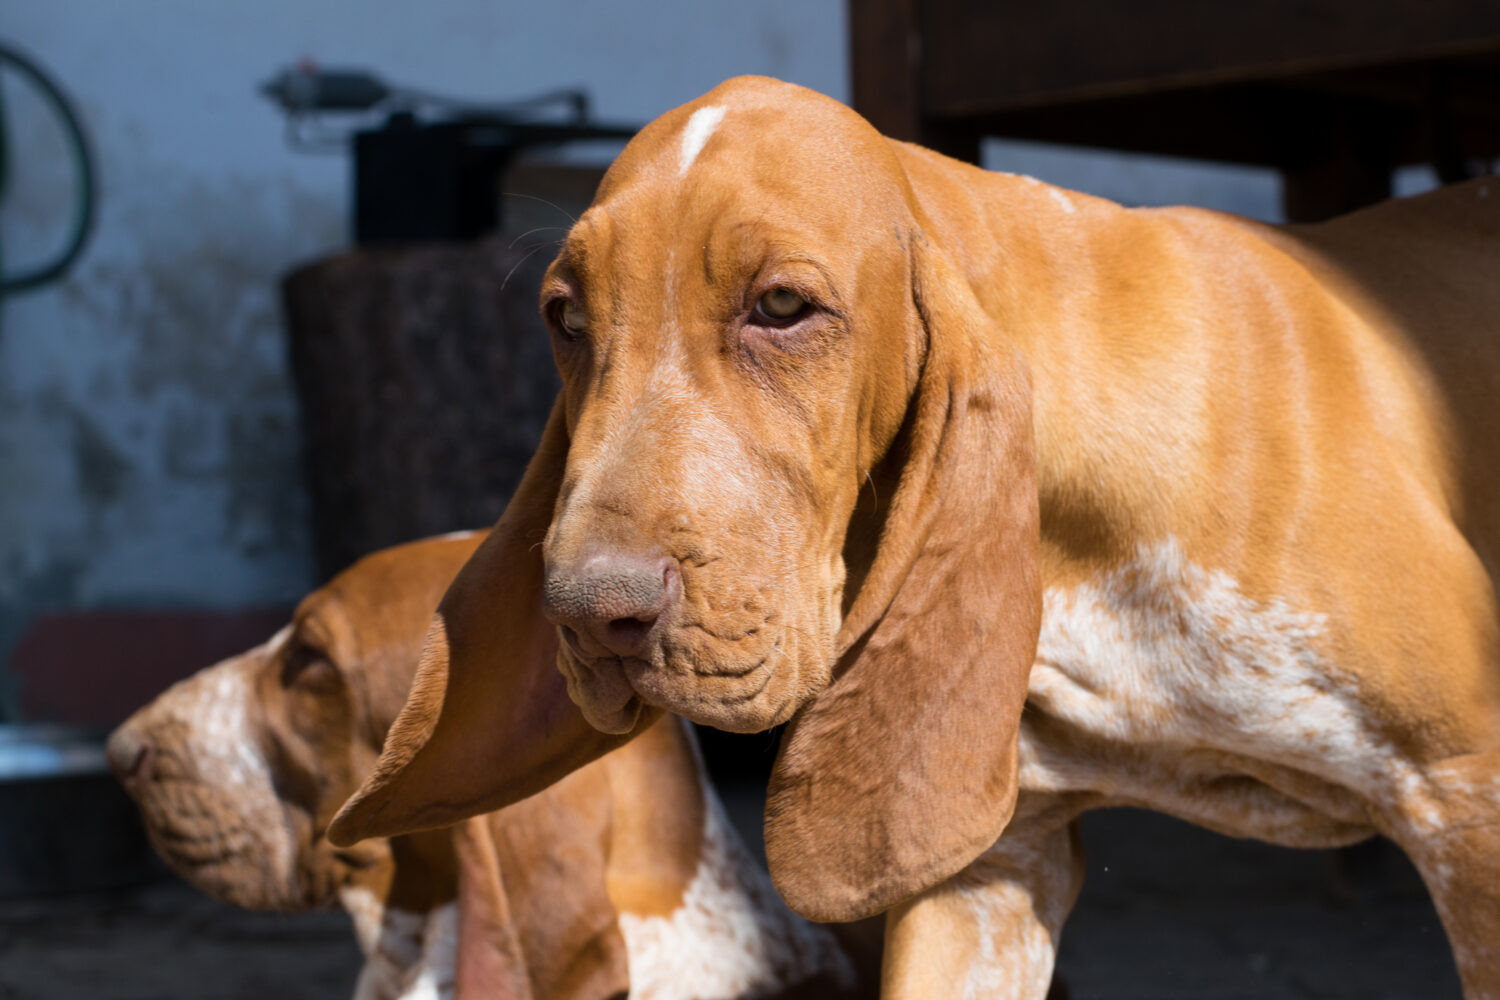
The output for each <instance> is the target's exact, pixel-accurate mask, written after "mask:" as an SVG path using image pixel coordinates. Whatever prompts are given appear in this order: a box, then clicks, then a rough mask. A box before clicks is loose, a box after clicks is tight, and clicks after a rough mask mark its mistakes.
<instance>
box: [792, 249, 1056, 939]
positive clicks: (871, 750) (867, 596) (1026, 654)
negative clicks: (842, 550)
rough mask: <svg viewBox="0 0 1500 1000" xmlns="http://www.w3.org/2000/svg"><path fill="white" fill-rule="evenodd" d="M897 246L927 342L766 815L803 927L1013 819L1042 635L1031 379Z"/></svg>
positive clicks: (944, 274)
mask: <svg viewBox="0 0 1500 1000" xmlns="http://www.w3.org/2000/svg"><path fill="white" fill-rule="evenodd" d="M913 244H914V246H913V284H914V299H915V304H916V308H917V311H918V315H919V316H920V318H921V321H922V323H923V324H924V326H925V328H926V333H927V338H928V346H927V356H926V360H925V364H924V366H923V369H922V373H921V375H920V377H919V380H918V385H917V390H916V393H915V396H914V399H913V401H912V403H911V406H910V408H909V410H908V416H907V420H906V424H905V426H904V427H903V429H902V432H901V434H900V435H898V439H897V442H896V444H895V445H894V446H893V450H892V454H893V456H895V460H897V461H899V462H900V463H901V464H900V472H899V479H898V483H897V486H896V489H895V492H894V495H893V496H892V497H891V499H890V502H889V506H888V507H887V508H886V511H885V515H884V523H883V524H882V525H880V526H879V529H878V530H879V535H878V542H877V547H876V550H875V554H874V556H873V558H872V559H871V560H870V562H869V564H868V565H869V569H868V572H866V573H865V575H864V580H863V583H862V584H860V585H859V590H858V591H857V593H856V594H855V595H854V599H853V602H852V604H851V605H849V611H848V614H847V615H846V616H845V619H844V622H843V625H842V628H841V629H840V632H839V636H838V649H839V653H840V656H839V660H838V662H837V664H836V665H835V668H834V679H833V681H832V683H831V684H830V685H829V686H828V687H827V688H826V689H825V690H824V691H823V692H821V693H820V694H819V695H818V696H817V697H816V698H815V699H814V700H813V701H812V703H811V704H809V705H808V706H806V707H805V708H803V709H802V710H801V711H800V712H799V713H798V714H797V715H796V716H795V717H794V718H793V719H792V721H791V723H790V724H789V726H788V729H787V733H786V735H785V736H784V738H783V739H782V743H781V750H780V753H779V755H778V756H777V760H776V769H775V772H774V773H773V775H772V778H771V785H770V790H769V797H768V800H767V803H766V855H767V859H768V860H769V862H770V867H771V875H772V878H773V880H774V881H775V883H776V887H777V889H778V890H779V891H780V892H781V894H782V896H783V897H784V898H785V899H786V901H787V902H788V903H789V904H790V905H791V906H792V908H793V909H795V910H797V911H798V912H799V913H802V914H803V915H804V916H807V917H810V918H812V919H814V920H828V921H844V920H854V919H858V918H861V917H866V916H870V915H873V914H876V913H879V912H881V911H883V910H886V909H888V908H890V907H891V906H892V905H894V904H896V903H898V902H900V901H901V900H903V899H907V898H909V897H911V896H913V895H916V894H917V893H919V892H921V891H923V890H924V889H926V888H928V887H930V886H932V885H935V884H937V883H939V882H941V881H943V880H944V879H946V878H948V877H949V876H951V875H953V874H955V873H956V872H958V871H959V870H960V869H962V868H963V867H964V866H965V865H967V864H968V863H969V862H970V861H972V860H973V859H974V858H975V857H977V856H978V855H979V854H980V853H981V852H983V851H984V850H985V849H986V848H987V847H989V845H990V844H992V843H993V842H994V841H995V840H996V838H998V837H999V836H1000V833H1001V831H1002V830H1004V828H1005V825H1006V824H1007V823H1008V822H1009V821H1010V816H1011V813H1012V812H1013V811H1014V809H1015V801H1016V773H1017V738H1018V731H1019V727H1020V719H1021V709H1022V705H1023V704H1024V702H1025V698H1026V685H1027V679H1028V677H1029V675H1030V672H1031V663H1032V658H1033V657H1034V656H1035V653H1036V641H1037V630H1038V628H1039V625H1040V621H1041V586H1040V578H1039V573H1038V567H1037V560H1038V551H1039V547H1040V529H1039V524H1038V514H1037V491H1036V485H1035V475H1034V469H1033V464H1034V463H1033V447H1032V442H1033V430H1032V422H1031V402H1030V396H1031V394H1030V384H1029V375H1028V372H1027V370H1026V368H1025V366H1024V364H1023V363H1022V362H1021V360H1020V359H1019V358H1016V357H1010V356H1007V354H1006V352H1005V351H1004V350H1003V349H1002V347H1001V345H1000V344H999V342H998V337H997V336H996V331H995V330H994V324H993V321H992V320H991V319H990V318H989V317H988V316H986V315H985V313H984V312H983V310H982V309H981V307H980V305H979V303H978V301H977V300H976V298H975V296H974V293H973V291H972V289H971V288H970V287H969V286H968V285H967V284H966V283H965V281H964V280H963V278H962V277H961V276H960V275H959V274H958V273H957V271H956V269H954V268H953V267H951V266H950V265H948V264H947V262H946V261H944V260H943V259H942V258H941V257H940V256H939V255H938V253H937V252H936V251H934V250H933V249H932V248H931V247H929V246H926V245H924V243H923V242H922V239H921V237H917V238H915V239H914V240H913ZM855 579H857V578H856V577H855V575H854V572H853V571H852V568H851V580H855Z"/></svg>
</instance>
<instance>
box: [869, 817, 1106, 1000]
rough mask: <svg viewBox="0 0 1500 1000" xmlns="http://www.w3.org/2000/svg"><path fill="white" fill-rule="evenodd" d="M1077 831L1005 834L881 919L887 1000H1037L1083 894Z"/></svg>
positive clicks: (1066, 828)
mask: <svg viewBox="0 0 1500 1000" xmlns="http://www.w3.org/2000/svg"><path fill="white" fill-rule="evenodd" d="M1076 826H1077V824H1069V825H1067V826H1063V827H1058V828H1054V829H1052V830H1050V831H1048V832H1033V831H1029V830H1007V831H1006V833H1005V835H1004V836H1003V837H1001V838H1000V840H999V841H997V842H996V843H995V846H993V847H991V848H990V849H989V850H988V851H986V852H985V853H984V854H983V855H981V856H980V857H979V858H978V859H977V860H975V861H974V863H973V864H971V865H969V867H967V868H965V869H964V870H963V871H961V872H959V873H958V874H957V875H955V876H954V877H953V878H951V879H949V880H948V881H947V882H944V883H942V884H941V885H938V886H934V887H933V888H932V889H929V890H928V891H927V892H924V893H922V894H921V895H920V896H917V897H916V898H914V899H911V900H909V901H907V902H905V903H903V904H901V905H900V906H898V907H896V908H895V909H893V910H891V911H890V913H889V914H888V915H887V916H886V925H885V961H884V965H883V967H882V969H881V991H880V992H881V996H882V997H883V998H885V1000H959V998H962V1000H971V998H972V1000H981V998H983V1000H991V998H993V1000H1002V998H1003V1000H1043V998H1045V997H1047V995H1048V987H1049V985H1050V984H1051V981H1052V965H1053V962H1054V961H1055V959H1056V957H1057V945H1058V941H1059V940H1060V937H1061V933H1062V925H1063V921H1064V920H1066V919H1067V916H1068V911H1069V910H1071V909H1072V908H1073V902H1074V900H1076V899H1077V898H1078V890H1079V889H1080V888H1081V887H1082V885H1083V850H1082V848H1081V846H1080V845H1079V843H1078V834H1077V829H1076Z"/></svg>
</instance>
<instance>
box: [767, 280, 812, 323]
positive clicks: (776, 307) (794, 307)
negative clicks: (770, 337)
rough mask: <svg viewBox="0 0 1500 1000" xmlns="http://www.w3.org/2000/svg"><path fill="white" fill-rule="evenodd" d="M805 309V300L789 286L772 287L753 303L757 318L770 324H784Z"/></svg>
mask: <svg viewBox="0 0 1500 1000" xmlns="http://www.w3.org/2000/svg"><path fill="white" fill-rule="evenodd" d="M806 309H807V300H806V299H804V298H803V297H802V296H800V295H798V294H797V293H796V292H794V291H792V290H791V289H790V288H773V289H771V290H770V291H769V292H767V293H766V294H764V295H762V296H761V297H760V301H758V302H756V303H755V312H756V314H757V318H759V319H762V320H765V321H766V322H767V323H769V324H770V325H771V326H785V325H786V324H788V323H790V322H791V321H792V320H794V319H796V318H797V317H798V316H801V315H802V313H803V312H804V311H805V310H806Z"/></svg>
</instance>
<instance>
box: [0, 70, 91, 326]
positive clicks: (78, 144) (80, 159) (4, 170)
mask: <svg viewBox="0 0 1500 1000" xmlns="http://www.w3.org/2000/svg"><path fill="white" fill-rule="evenodd" d="M7 63H8V64H10V65H11V66H14V67H15V68H16V69H18V70H20V71H21V73H22V75H24V76H26V77H29V78H30V80H31V82H32V84H33V85H34V86H35V87H36V89H37V90H38V91H39V92H40V93H41V94H42V96H43V97H44V98H46V100H47V102H48V103H49V104H51V105H52V110H53V111H54V112H55V113H56V115H57V117H58V120H59V121H60V122H62V126H63V131H64V132H65V133H67V139H68V146H69V148H70V149H71V150H72V153H73V161H74V163H75V165H76V169H75V170H74V176H75V178H76V184H77V188H76V192H77V193H76V205H77V208H76V209H75V210H74V213H73V228H72V232H71V233H70V234H69V236H68V242H67V246H66V247H65V248H64V249H63V251H62V253H60V254H58V255H57V256H56V257H55V258H53V259H52V260H50V261H48V262H46V263H44V264H41V265H38V266H37V267H34V268H31V269H30V270H28V271H23V272H21V273H20V274H15V275H9V274H4V273H3V272H0V298H3V297H4V296H6V295H14V294H16V293H18V292H27V291H31V290H33V289H36V288H40V287H42V286H43V285H46V284H50V283H51V282H53V281H56V280H58V279H59V278H61V277H62V276H63V275H64V274H66V273H67V270H68V268H70V267H72V266H73V262H74V261H76V260H77V259H78V255H79V254H81V253H82V252H83V248H84V245H85V244H86V243H87V242H88V238H89V233H90V232H92V231H93V228H94V159H93V156H92V155H91V154H90V152H89V144H88V140H87V139H86V138H85V137H84V134H83V126H82V125H81V124H80V123H79V120H78V115H77V113H76V112H75V111H74V110H73V104H72V102H71V101H69V100H68V98H67V97H66V95H64V94H63V92H62V89H61V88H60V87H58V85H57V84H56V83H54V82H53V81H52V79H51V78H50V77H49V76H48V75H47V74H46V73H45V72H43V71H42V68H41V67H40V66H38V65H37V64H36V63H35V62H33V61H32V60H31V59H30V58H28V57H27V56H25V55H23V54H22V53H21V52H19V51H17V50H16V49H15V48H14V47H13V46H11V45H9V44H7V43H5V42H3V41H0V66H4V65H5V64H7ZM9 179H10V143H9V141H8V139H7V137H6V129H5V104H4V99H3V94H0V201H3V199H4V196H5V190H6V187H7V183H8V181H9ZM3 256H4V255H3V253H0V262H3Z"/></svg>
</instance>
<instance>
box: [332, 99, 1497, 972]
mask: <svg viewBox="0 0 1500 1000" xmlns="http://www.w3.org/2000/svg"><path fill="white" fill-rule="evenodd" d="M542 297H543V308H544V310H545V312H546V314H547V316H548V318H549V320H550V322H551V324H552V326H553V330H554V337H555V353H556V358H557V362H558V366H559V368H560V369H561V371H562V374H563V380H564V390H563V394H562V397H561V399H560V401H559V403H558V406H557V409H556V411H555V413H554V416H553V420H552V423H551V426H550V427H549V430H548V432H547V435H546V438H545V440H544V442H543V445H542V447H541V450H540V451H539V452H538V455H537V458H536V460H535V462H534V464H533V465H532V467H531V469H530V471H529V473H528V476H527V479H526V482H525V483H524V485H523V487H522V488H521V490H520V491H519V492H518V494H517V496H516V498H515V500H514V501H513V502H512V504H511V505H510V507H509V508H508V509H507V510H506V513H505V515H504V517H502V519H501V520H500V522H499V524H498V525H497V528H496V531H495V533H494V535H492V536H491V538H490V540H489V542H488V543H486V544H485V545H484V546H483V547H481V549H480V550H479V551H478V552H477V553H476V555H475V557H474V559H473V560H471V561H470V563H469V565H468V566H467V567H465V569H464V571H463V572H462V573H461V574H460V575H459V577H458V579H457V580H456V581H455V583H454V585H453V587H452V588H451V589H450V590H449V592H448V595H447V597H446V598H445V599H444V602H443V604H442V606H441V609H440V614H439V615H438V617H437V618H436V620H435V621H434V624H433V630H432V632H431V634H430V637H429V646H428V651H427V652H428V658H427V660H426V661H425V663H424V669H423V672H422V675H421V676H420V677H419V678H418V679H417V682H416V685H415V687H414V692H415V693H414V697H413V699H412V701H411V703H410V704H409V705H408V706H407V708H406V710H405V712H404V713H403V715H402V716H401V718H400V720H398V722H397V724H396V725H395V726H394V727H393V729H392V733H391V738H390V740H389V741H388V743H387V746H386V752H385V755H384V757H383V758H382V760H381V762H380V764H379V766H378V768H377V771H376V773H375V776H374V778H373V779H372V781H371V782H370V783H369V784H368V785H367V786H366V788H365V789H364V791H363V793H362V794H361V795H360V796H358V797H356V798H355V799H354V800H353V801H352V802H351V804H350V805H349V806H348V808H347V809H346V811H345V812H344V813H343V814H342V816H341V817H340V818H339V819H338V820H337V821H336V822H335V824H334V828H333V829H332V830H331V832H330V836H332V837H334V839H336V840H339V841H341V842H350V841H354V840H356V839H357V838H358V837H359V836H362V835H366V834H370V833H390V832H396V831H402V830H408V829H414V828H419V827H421V826H425V825H428V824H432V823H437V822H446V821H449V820H451V819H453V818H456V817H458V816H462V815H464V814H466V813H468V812H471V811H473V810H475V809H482V808H492V807H494V806H496V805H501V804H504V803H505V802H508V801H511V800H513V799H515V798H516V797H518V796H521V795H524V794H527V793H528V792H529V791H531V790H534V789H536V788H539V787H542V786H544V785H545V784H547V783H548V782H550V781H552V780H555V779H556V778H557V777H558V776H559V775H561V774H563V773H566V772H567V771H568V770H570V769H571V768H573V767H575V766H577V765H578V764H579V763H581V762H583V761H585V760H588V759H590V758H592V757H593V756H595V755H597V754H599V753H602V752H604V751H605V750H606V749H608V748H610V747H614V746H618V745H619V744H620V743H621V742H622V741H624V740H627V739H629V738H631V737H632V736H633V735H636V734H639V733H641V732H644V731H646V729H647V727H648V726H649V725H650V724H651V722H652V721H653V720H654V718H655V717H656V713H657V712H658V710H661V709H665V710H667V711H670V712H675V713H678V714H681V715H684V716H687V717H688V718H691V719H695V720H697V721H700V722H707V723H710V724H713V725H716V726H721V727H724V728H727V729H741V730H743V729H759V728H762V727H765V726H768V725H771V724H774V723H777V722H781V721H785V720H790V724H789V727H788V731H787V734H786V736H785V737H784V738H783V741H782V745H781V753H780V756H779V758H778V761H777V767H776V772H775V775H774V777H773V779H772V784H771V790H770V799H769V802H768V805H767V809H766V842H767V851H768V855H769V859H770V862H771V869H772V876H773V879H774V880H775V882H776V884H777V887H778V888H779V889H780V890H781V892H782V894H783V895H784V896H785V897H786V899H787V900H788V901H789V902H790V903H791V904H792V905H793V907H794V908H796V909H798V910H799V911H801V912H802V913H804V914H807V915H809V916H812V917H815V918H818V919H832V920H842V919H848V918H851V917H856V916H861V915H865V914H870V913H875V912H882V911H884V912H886V913H887V937H886V943H887V948H886V952H885V968H884V973H883V975H884V986H885V991H886V993H887V995H889V996H893V997H942V998H948V997H959V996H986V997H999V996H1014V997H1035V996H1040V995H1041V994H1042V992H1043V991H1044V989H1045V984H1046V982H1047V979H1048V971H1049V969H1050V968H1051V965H1052V962H1053V957H1054V954H1055V951H1056V944H1057V939H1058V935H1059V933H1060V931H1061V927H1062V923H1063V921H1064V918H1065V917H1066V915H1067V912H1068V910H1069V908H1070V906H1071V905H1072V902H1073V900H1074V898H1075V896H1076V893H1077V891H1078V884H1079V878H1080V873H1081V859H1080V857H1079V854H1078V848H1077V844H1076V841H1075V838H1074V836H1073V833H1072V829H1071V822H1072V820H1073V819H1074V818H1075V817H1076V816H1077V815H1078V814H1079V813H1080V812H1082V811H1084V810H1086V809H1090V808H1095V807H1099V806H1106V805H1111V804H1133V805H1140V806H1147V807H1150V808H1155V809H1159V810H1162V811H1165V812H1168V813H1172V814H1175V815H1177V816H1181V817H1184V818H1186V819H1189V820H1192V821H1195V822H1198V823H1201V824H1203V825H1205V826H1208V827H1211V828H1213V829H1217V830H1221V831H1225V832H1228V833H1231V834H1235V835H1239V836H1254V837H1259V838H1263V839H1267V840H1271V841H1275V842H1277V843H1282V844H1290V845H1332V844H1342V843H1349V842H1352V841H1356V840H1359V839H1361V838H1364V837H1367V836H1369V835H1371V834H1372V833H1375V832H1377V831H1378V832H1382V833H1384V834H1386V835H1388V836H1390V837H1391V838H1393V839H1394V840H1395V841H1397V842H1398V843H1400V844H1401V845H1402V846H1403V847H1404V848H1405V849H1406V850H1407V851H1408V852H1409V853H1410V854H1411V856H1412V858H1413V859H1414V861H1415V862H1416V864H1417V866H1418V868H1419V869H1420V870H1421V872H1422V874H1423V876H1424V877H1425V879H1426V881H1427V884H1428V886H1429V887H1430V889H1431V891H1432V894H1433V896H1434V898H1435V900H1436V903H1437V906H1438V910H1439V912H1440V913H1441V914H1442V918H1443V921H1444V924H1445V926H1446V929H1447V931H1448V934H1449V937H1450V940H1451V942H1452V944H1453V947H1454V953H1455V955H1456V957H1457V960H1458V966H1459V969H1460V971H1461V975H1462V979H1463V982H1464V988H1465V990H1466V994H1467V996H1468V997H1470V998H1471V1000H1478V998H1481V997H1483V998H1491V1000H1496V998H1500V954H1497V945H1496V942H1500V663H1497V658H1500V623H1497V612H1496V604H1495V594H1494V578H1493V573H1494V570H1495V566H1496V565H1497V563H1496V560H1497V558H1500V406H1497V405H1496V402H1495V390H1496V388H1497V387H1500V181H1496V180H1488V181H1478V182H1474V183H1471V184H1468V185H1463V186H1458V187H1454V188H1450V189H1447V190H1444V191H1440V192H1436V193H1433V194H1430V195H1426V196H1423V197H1420V198H1414V199H1409V200H1407V201H1402V202H1391V203H1388V204H1386V205H1383V206H1380V207H1377V208H1374V209H1371V210H1368V211H1364V212H1359V213H1356V214H1354V215H1351V216H1349V217H1347V218H1344V219H1341V220H1337V221H1334V222H1330V223H1327V224H1325V225H1319V226H1307V227H1288V228H1276V227H1272V226H1265V225H1259V224H1256V223H1252V222H1248V221H1246V220H1243V219H1238V218H1233V217H1229V216H1225V215H1221V214H1217V213H1213V212H1204V211H1196V210H1190V209H1170V210H1139V211H1133V210H1127V209H1123V208H1121V207H1119V206H1117V205H1113V204H1110V203H1108V202H1105V201H1102V200H1100V199H1097V198H1091V197H1087V196H1084V195H1079V194H1074V193H1070V192H1065V191H1061V190H1058V189H1056V188H1051V187H1048V186H1047V185H1044V184H1041V183H1038V182H1036V181H1034V180H1032V179H1030V178H1025V177H1015V176H1009V175H1000V174H993V173H986V172H984V171H981V170H978V169H975V168H973V167H970V166H967V165H964V164H961V163H957V162H955V161H952V160H949V159H946V158H944V157H942V156H939V155H937V154H935V153H932V152H930V151H927V150H924V149H921V148H918V147H915V146H910V145H906V144H903V143H897V142H891V141H888V140H886V139H884V138H882V137H881V136H879V135H878V134H877V133H876V132H875V131H874V130H873V129H872V128H870V126H869V125H868V124H867V123H866V122H864V121H863V120H862V119H860V118H859V117H858V116H857V115H855V114H854V113H853V112H851V111H850V110H849V109H847V108H845V107H843V106H841V105H839V104H837V103H836V102H834V101H831V100H828V99H826V98H823V97H820V96H818V95H816V94H812V93H810V92H808V91H805V90H801V89H799V88H796V87H791V86H787V85H785V84H780V83H777V82H774V81H769V80H763V79H741V80H734V81H730V82H729V83H726V84H724V85H723V86H722V87H720V88H718V89H717V90H715V91H714V92H712V93H711V94H709V95H707V96H706V97H704V98H702V99H700V100H698V101H695V102H693V103H692V104H689V105H687V106H685V107H682V108H679V109H677V110H676V111H673V112H670V113H669V114H667V115H665V116H663V117H662V118H660V119H658V120H657V121H656V122H654V123H652V124H651V125H650V126H648V127H647V128H646V129H645V130H643V131H642V132H641V133H640V134H639V135H638V136H637V137H636V138H635V139H634V140H633V141H632V142H631V143H630V145H629V146H628V147H627V148H626V149H625V151H624V152H623V154H622V155H621V156H620V158H619V160H618V161H617V162H616V163H615V164H614V166H613V167H612V168H611V170H610V172H609V174H608V176H607V177H606V178H605V180H604V183H603V185H602V186H601V187H600V189H599V194H598V197H597V199H596V201H595V203H594V205H593V207H592V208H590V210H589V211H588V212H587V213H585V214H584V215H583V216H582V218H580V219H579V221H578V223H577V225H576V226H575V227H574V228H573V230H572V231H571V233H570V234H569V236H568V239H567V241H566V243H565V245H564V247H563V249H562V252H561V254H560V255H559V257H558V259H557V261H556V262H555V263H554V264H553V266H552V269H551V270H550V272H549V274H548V276H547V279H546V282H545V284H544V286H543V289H542ZM559 636H560V637H561V642H560V643H559V638H558V637H559ZM554 662H555V664H556V665H557V667H559V668H560V675H559V673H558V672H557V671H554V670H553V664H554ZM560 678H564V679H565V681H566V684H564V683H563V682H562V680H561V679H560ZM569 697H570V698H571V700H572V701H573V702H574V703H576V704H577V706H578V708H579V709H580V711H575V712H570V711H569V709H568V704H567V699H568V698H569ZM1023 706H1024V708H1025V711H1024V713H1023V711H1022V709H1023ZM540 720H547V721H546V722H545V724H544V723H543V722H542V721H540ZM1002 834H1003V836H1002Z"/></svg>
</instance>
